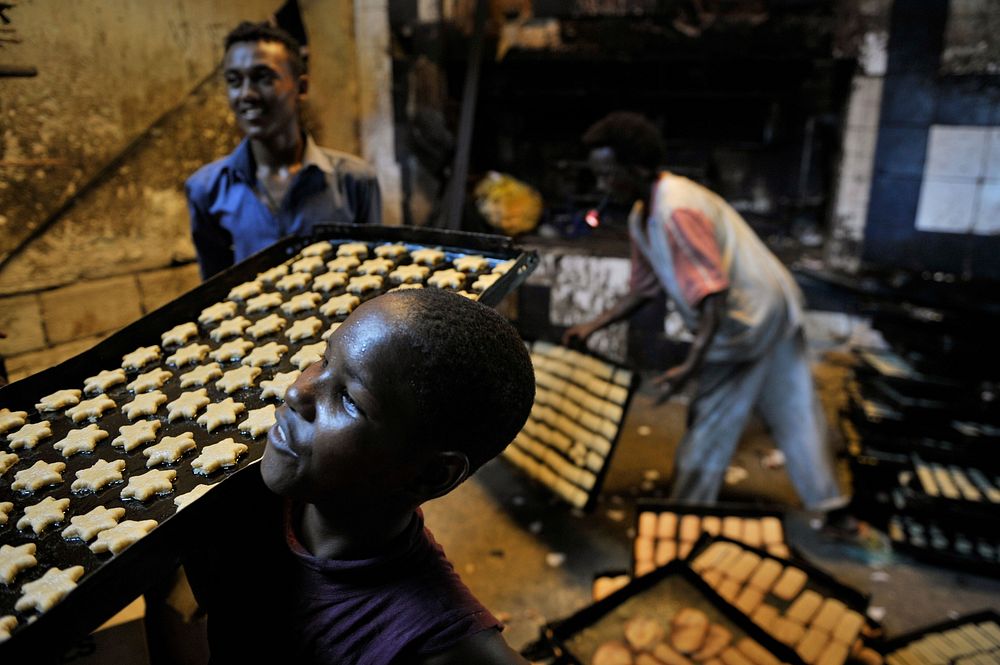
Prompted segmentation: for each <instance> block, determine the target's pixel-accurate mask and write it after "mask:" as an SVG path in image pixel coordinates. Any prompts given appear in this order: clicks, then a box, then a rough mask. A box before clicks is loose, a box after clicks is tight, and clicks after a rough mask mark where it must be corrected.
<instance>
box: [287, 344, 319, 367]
mask: <svg viewBox="0 0 1000 665" xmlns="http://www.w3.org/2000/svg"><path fill="white" fill-rule="evenodd" d="M325 351H326V342H316V343H315V344H306V345H305V346H303V347H302V348H301V349H299V350H298V351H296V353H295V355H293V356H292V364H293V365H295V366H296V367H297V368H299V369H300V370H301V369H305V368H306V367H309V365H312V364H313V363H314V362H318V361H320V360H322V359H323V353H324V352H325Z"/></svg>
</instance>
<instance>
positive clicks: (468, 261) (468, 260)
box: [451, 254, 490, 272]
mask: <svg viewBox="0 0 1000 665" xmlns="http://www.w3.org/2000/svg"><path fill="white" fill-rule="evenodd" d="M451 263H452V265H454V266H455V269H456V270H460V271H462V272H481V271H483V270H485V269H486V268H489V267H490V262H489V261H487V260H486V259H484V258H483V257H482V256H479V255H478V254H470V255H468V256H460V257H458V258H457V259H455V260H454V261H452V262H451Z"/></svg>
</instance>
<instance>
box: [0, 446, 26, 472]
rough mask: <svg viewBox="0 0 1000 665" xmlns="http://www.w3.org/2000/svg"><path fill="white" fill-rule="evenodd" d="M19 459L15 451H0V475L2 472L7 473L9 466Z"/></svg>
mask: <svg viewBox="0 0 1000 665" xmlns="http://www.w3.org/2000/svg"><path fill="white" fill-rule="evenodd" d="M20 459H21V458H20V457H18V456H17V454H16V453H5V452H0V477H3V474H5V473H7V471H8V470H9V469H10V467H12V466H14V465H15V464H17V463H18V461H20Z"/></svg>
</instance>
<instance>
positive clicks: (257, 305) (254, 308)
mask: <svg viewBox="0 0 1000 665" xmlns="http://www.w3.org/2000/svg"><path fill="white" fill-rule="evenodd" d="M284 301H285V299H284V298H282V297H281V294H280V293H262V294H261V295H259V296H257V297H256V298H251V299H250V300H248V301H247V314H255V313H256V312H266V311H267V310H269V309H274V308H275V307H277V306H278V305H280V304H281V303H283V302H284Z"/></svg>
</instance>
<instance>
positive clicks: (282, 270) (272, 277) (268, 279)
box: [257, 264, 288, 284]
mask: <svg viewBox="0 0 1000 665" xmlns="http://www.w3.org/2000/svg"><path fill="white" fill-rule="evenodd" d="M287 274H288V266H286V265H285V264H281V265H280V266H274V267H273V268H271V269H270V270H265V271H264V272H259V273H257V281H258V282H260V283H261V284H274V282H275V281H276V280H278V279H280V278H281V277H284V276H285V275H287Z"/></svg>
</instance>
